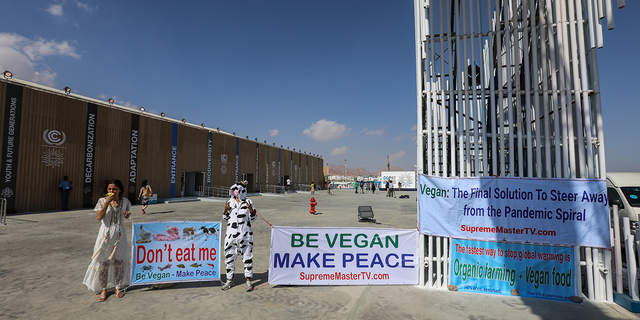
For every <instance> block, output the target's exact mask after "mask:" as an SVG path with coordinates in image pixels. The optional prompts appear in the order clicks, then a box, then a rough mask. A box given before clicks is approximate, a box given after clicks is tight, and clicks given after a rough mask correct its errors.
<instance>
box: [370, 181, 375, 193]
mask: <svg viewBox="0 0 640 320" xmlns="http://www.w3.org/2000/svg"><path fill="white" fill-rule="evenodd" d="M371 193H372V194H375V193H376V183H375V182H374V183H372V184H371Z"/></svg>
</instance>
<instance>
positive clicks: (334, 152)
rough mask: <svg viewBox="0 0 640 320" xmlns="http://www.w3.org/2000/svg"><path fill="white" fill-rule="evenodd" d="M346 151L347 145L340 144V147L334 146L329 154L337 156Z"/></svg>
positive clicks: (347, 149)
mask: <svg viewBox="0 0 640 320" xmlns="http://www.w3.org/2000/svg"><path fill="white" fill-rule="evenodd" d="M347 151H349V147H347V146H342V147H341V148H335V149H333V150H331V155H332V156H339V155H341V154H345V153H347Z"/></svg>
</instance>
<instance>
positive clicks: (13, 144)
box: [0, 79, 324, 212]
mask: <svg viewBox="0 0 640 320" xmlns="http://www.w3.org/2000/svg"><path fill="white" fill-rule="evenodd" d="M0 114H2V115H3V120H2V121H0V132H2V143H1V145H2V149H1V150H2V156H1V162H0V165H1V167H0V170H2V176H3V179H2V180H1V181H0V197H3V198H6V199H7V202H8V212H36V211H50V210H59V209H60V207H61V203H60V201H61V200H60V193H59V191H58V185H59V183H60V181H62V178H63V176H65V175H66V176H69V180H71V181H72V182H73V185H74V189H73V190H72V191H71V197H70V202H69V208H71V209H74V208H82V207H93V205H95V203H96V202H97V200H98V198H99V197H100V196H102V190H103V187H104V184H105V182H106V181H108V180H110V179H114V178H115V179H120V180H121V181H122V182H123V184H124V186H125V189H127V190H126V191H125V193H128V196H129V198H130V199H132V200H135V198H137V193H138V191H139V188H140V186H141V182H142V180H144V179H147V180H148V181H149V184H151V185H152V187H153V190H154V193H155V194H157V195H158V197H159V198H171V197H180V196H182V195H183V194H193V191H194V190H193V186H194V185H195V186H230V185H232V184H233V183H234V182H236V181H239V180H241V179H243V178H244V179H246V180H247V181H248V183H249V185H248V188H249V192H252V191H254V190H255V188H256V185H257V184H261V185H262V184H269V185H279V184H280V185H283V184H284V181H286V179H287V178H291V180H292V181H293V182H294V183H297V184H311V183H312V182H315V183H316V184H317V185H322V183H323V179H324V176H323V173H322V166H323V160H322V158H321V157H318V156H315V155H310V154H306V153H301V152H300V151H293V150H288V149H287V148H282V147H277V146H275V145H268V144H266V143H262V142H258V141H254V140H249V139H245V138H241V137H239V136H236V135H235V134H229V133H226V132H222V131H219V130H216V129H211V128H206V127H202V126H197V125H193V124H188V123H182V122H181V121H179V120H175V119H171V118H165V117H161V116H158V115H153V114H146V113H143V112H137V111H136V110H132V109H129V108H124V107H120V106H117V105H111V104H109V103H107V102H101V101H98V100H94V99H91V98H87V97H82V96H79V95H76V94H68V95H67V94H65V93H64V92H63V91H61V90H57V89H53V88H48V87H43V86H40V85H37V84H33V83H29V82H26V81H22V80H15V79H9V80H7V79H2V80H0ZM184 175H186V176H187V177H189V178H188V179H191V183H190V184H189V183H187V184H189V185H185V184H183V176H184ZM185 187H186V190H185Z"/></svg>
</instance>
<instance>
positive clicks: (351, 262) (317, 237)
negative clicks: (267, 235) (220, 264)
mask: <svg viewBox="0 0 640 320" xmlns="http://www.w3.org/2000/svg"><path fill="white" fill-rule="evenodd" d="M418 236H419V233H418V231H417V230H404V229H373V228H302V227H273V228H272V229H271V253H270V258H269V283H270V284H273V285H278V284H280V285H290V284H296V285H373V284H417V283H418V273H419V268H418Z"/></svg>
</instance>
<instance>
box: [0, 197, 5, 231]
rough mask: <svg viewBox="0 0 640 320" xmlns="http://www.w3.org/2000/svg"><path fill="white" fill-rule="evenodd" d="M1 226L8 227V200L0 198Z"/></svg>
mask: <svg viewBox="0 0 640 320" xmlns="http://www.w3.org/2000/svg"><path fill="white" fill-rule="evenodd" d="M0 225H4V226H6V225H7V199H5V198H0Z"/></svg>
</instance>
